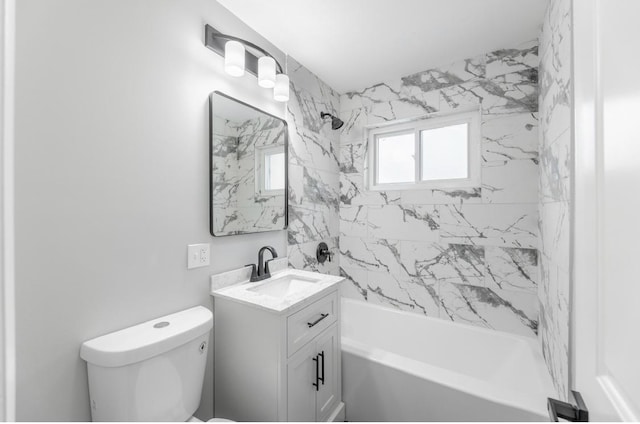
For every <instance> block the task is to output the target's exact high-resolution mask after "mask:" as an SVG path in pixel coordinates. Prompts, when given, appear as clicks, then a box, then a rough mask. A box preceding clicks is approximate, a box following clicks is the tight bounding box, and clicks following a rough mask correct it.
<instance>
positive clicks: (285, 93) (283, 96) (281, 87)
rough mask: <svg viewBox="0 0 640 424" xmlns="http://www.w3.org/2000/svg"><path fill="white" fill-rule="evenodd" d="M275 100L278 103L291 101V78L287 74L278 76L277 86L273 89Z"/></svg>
mask: <svg viewBox="0 0 640 424" xmlns="http://www.w3.org/2000/svg"><path fill="white" fill-rule="evenodd" d="M273 98H274V100H276V101H278V102H288V101H289V77H288V76H286V75H285V74H278V75H276V86H275V87H273Z"/></svg>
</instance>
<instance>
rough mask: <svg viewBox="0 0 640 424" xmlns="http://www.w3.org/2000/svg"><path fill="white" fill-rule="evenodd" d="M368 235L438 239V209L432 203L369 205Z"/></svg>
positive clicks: (407, 238)
mask: <svg viewBox="0 0 640 424" xmlns="http://www.w3.org/2000/svg"><path fill="white" fill-rule="evenodd" d="M367 218H368V219H367V224H368V236H369V237H370V238H376V239H396V240H423V241H426V240H438V239H439V231H438V229H439V224H438V211H437V209H436V207H435V206H432V205H410V206H403V205H384V206H369V209H368V217H367Z"/></svg>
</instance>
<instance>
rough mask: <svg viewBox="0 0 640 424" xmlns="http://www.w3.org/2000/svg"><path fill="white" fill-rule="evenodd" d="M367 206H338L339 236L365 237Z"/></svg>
mask: <svg viewBox="0 0 640 424" xmlns="http://www.w3.org/2000/svg"><path fill="white" fill-rule="evenodd" d="M367 222H368V220H367V206H364V205H358V206H340V236H349V237H362V238H365V237H367Z"/></svg>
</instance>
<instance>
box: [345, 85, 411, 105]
mask: <svg viewBox="0 0 640 424" xmlns="http://www.w3.org/2000/svg"><path fill="white" fill-rule="evenodd" d="M401 88H402V84H401V82H400V81H399V80H393V81H387V82H385V83H380V84H375V85H372V86H371V87H367V88H365V89H363V90H360V91H349V92H347V93H344V94H343V95H341V96H340V108H341V109H342V110H351V109H362V108H366V110H367V112H369V111H370V110H371V106H372V105H373V104H375V103H384V102H391V101H393V100H398V99H399V98H400V89H401Z"/></svg>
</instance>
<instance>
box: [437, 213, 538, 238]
mask: <svg viewBox="0 0 640 424" xmlns="http://www.w3.org/2000/svg"><path fill="white" fill-rule="evenodd" d="M537 206H538V205H537V204H463V205H460V206H458V205H441V206H438V211H439V213H440V236H441V237H442V239H441V240H442V241H444V242H448V243H458V244H474V245H484V246H504V247H526V248H532V249H533V248H536V247H537V220H538V207H537Z"/></svg>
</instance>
